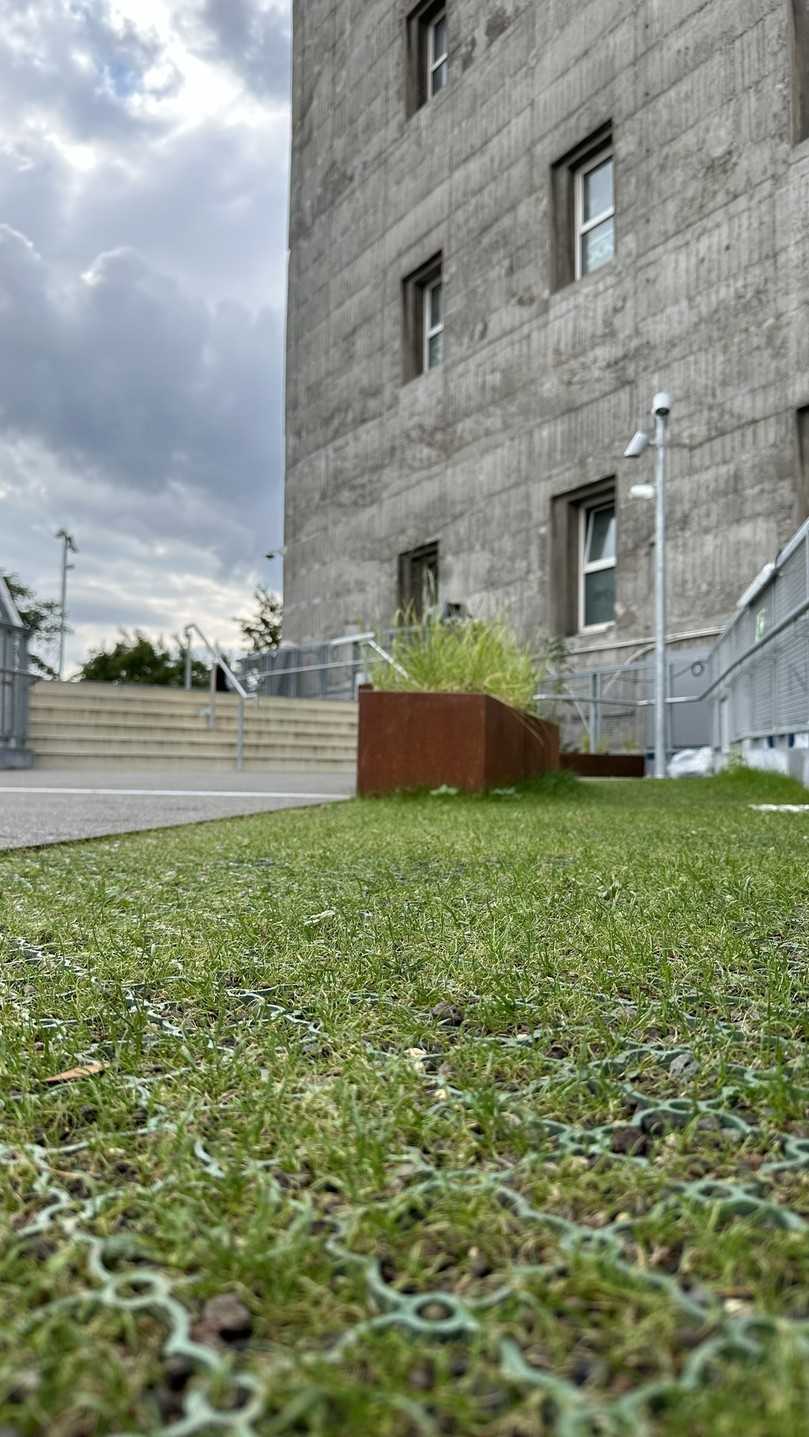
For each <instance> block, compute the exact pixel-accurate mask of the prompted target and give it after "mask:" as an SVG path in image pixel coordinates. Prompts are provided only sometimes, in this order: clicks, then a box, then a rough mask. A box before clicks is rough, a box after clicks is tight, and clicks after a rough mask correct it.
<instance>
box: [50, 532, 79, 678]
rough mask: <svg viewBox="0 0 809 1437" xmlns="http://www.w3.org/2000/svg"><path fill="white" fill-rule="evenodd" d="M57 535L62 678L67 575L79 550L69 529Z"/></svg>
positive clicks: (60, 672) (60, 669)
mask: <svg viewBox="0 0 809 1437" xmlns="http://www.w3.org/2000/svg"><path fill="white" fill-rule="evenodd" d="M56 537H57V539H61V540H62V598H61V602H60V614H61V619H60V623H59V677H60V679H61V677H62V673H63V671H64V667H65V634H66V633H67V575H68V570H70V569H75V567H76V566H75V564H71V563H69V556H70V555H71V554H78V552H79V551H78V548H77V547H76V544H75V541H74V539H73V536H72V534H68V532H67V529H60V530H59V532H58V533H57V535H56Z"/></svg>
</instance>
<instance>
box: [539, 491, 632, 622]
mask: <svg viewBox="0 0 809 1437" xmlns="http://www.w3.org/2000/svg"><path fill="white" fill-rule="evenodd" d="M610 501H612V503H613V504H614V506H615V523H616V545H615V572H616V578H617V575H618V572H619V568H620V560H621V549H620V525H619V522H618V520H619V511H618V483H617V479H616V477H615V475H608V476H607V477H605V478H604V479H598V480H596V482H595V483H592V484H582V485H580V486H579V487H578V488H577V489H571V490H568V491H567V492H566V493H564V494H557V495H555V496H554V497H553V498H552V500H551V566H550V580H551V595H550V598H551V605H550V608H551V615H552V624H553V629H554V632H555V633H556V634H558V635H560V636H564V637H565V638H574V637H576V636H577V635H579V634H584V635H585V636H586V635H587V634H590V633H593V634H594V633H598V632H599V631H603V630H604V629H605V628H608V627H609V625H610V624H611V623H614V622H615V617H614V616H613V618H612V619H611V620H608V621H607V622H606V623H605V624H599V625H593V626H591V627H590V628H587V629H583V628H582V626H581V623H580V618H581V590H582V552H581V533H582V514H583V513H584V512H585V511H586V510H589V509H593V508H598V507H599V506H600V505H605V506H606V505H607V504H608V503H609V502H610Z"/></svg>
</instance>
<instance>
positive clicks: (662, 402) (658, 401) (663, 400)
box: [652, 390, 671, 419]
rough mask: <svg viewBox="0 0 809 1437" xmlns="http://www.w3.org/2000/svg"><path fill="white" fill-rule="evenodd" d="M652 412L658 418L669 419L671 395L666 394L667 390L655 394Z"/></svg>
mask: <svg viewBox="0 0 809 1437" xmlns="http://www.w3.org/2000/svg"><path fill="white" fill-rule="evenodd" d="M652 413H653V414H654V415H656V417H657V418H658V419H667V418H668V416H669V415H670V414H671V395H670V394H666V392H665V390H664V391H663V392H662V393H661V394H656V395H655V397H654V403H653V405H652Z"/></svg>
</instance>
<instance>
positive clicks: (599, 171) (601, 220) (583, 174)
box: [575, 150, 615, 279]
mask: <svg viewBox="0 0 809 1437" xmlns="http://www.w3.org/2000/svg"><path fill="white" fill-rule="evenodd" d="M575 231H576V278H577V279H581V277H582V275H584V274H592V273H593V271H594V270H596V269H600V268H601V266H602V264H607V263H608V262H609V260H611V259H612V257H613V255H614V254H615V192H614V184H613V158H612V151H611V150H603V151H602V152H601V154H600V155H598V156H597V157H596V158H595V159H593V160H590V161H589V162H588V163H587V164H586V165H582V166H581V167H580V169H578V170H577V171H576V225H575Z"/></svg>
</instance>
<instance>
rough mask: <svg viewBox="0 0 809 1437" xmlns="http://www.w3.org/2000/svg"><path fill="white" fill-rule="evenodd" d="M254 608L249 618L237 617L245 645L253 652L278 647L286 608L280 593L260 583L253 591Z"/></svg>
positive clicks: (256, 652)
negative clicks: (275, 592)
mask: <svg viewBox="0 0 809 1437" xmlns="http://www.w3.org/2000/svg"><path fill="white" fill-rule="evenodd" d="M253 603H254V606H255V607H254V610H253V613H252V614H249V615H248V616H247V618H244V619H237V620H236V623H237V624H238V625H239V628H240V629H241V631H242V638H243V639H244V643H245V646H246V648H247V650H248V652H249V653H251V654H263V653H266V652H267V650H268V649H277V648H278V646H279V644H280V642H281V630H282V626H283V618H284V609H283V601H282V599H281V595H280V594H274V593H273V592H272V590H270V589H267V588H265V586H264V585H263V584H259V585H258V587H257V588H256V589H255V591H254V593H253Z"/></svg>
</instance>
